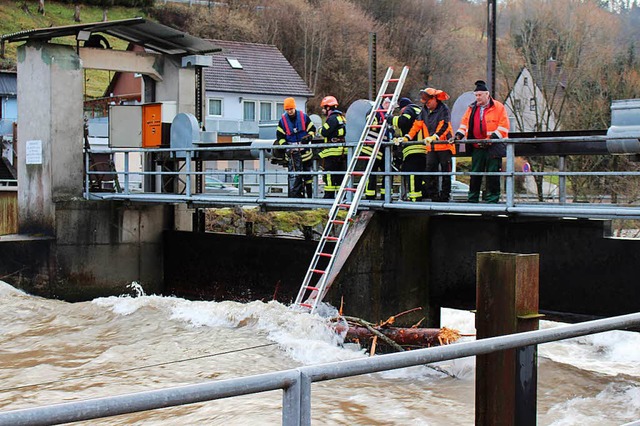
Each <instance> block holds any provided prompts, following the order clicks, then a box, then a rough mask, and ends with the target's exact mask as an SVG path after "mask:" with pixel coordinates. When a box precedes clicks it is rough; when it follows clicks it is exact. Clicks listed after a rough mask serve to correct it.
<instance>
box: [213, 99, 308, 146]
mask: <svg viewBox="0 0 640 426" xmlns="http://www.w3.org/2000/svg"><path fill="white" fill-rule="evenodd" d="M285 97H286V96H282V95H264V94H247V93H237V92H213V91H207V94H206V102H205V111H206V113H207V115H206V123H205V127H206V130H207V131H213V132H218V133H219V134H228V135H229V134H230V135H253V134H255V135H257V134H258V124H259V123H268V122H277V121H278V120H279V119H280V116H281V115H282V114H283V113H284V110H283V109H282V103H283V102H284V99H285ZM209 99H220V100H222V114H221V115H210V114H209ZM294 99H295V100H296V107H297V109H299V110H302V111H304V112H306V102H307V99H306V98H304V97H294ZM245 101H254V102H256V119H255V120H252V121H247V120H245V119H244V102H245ZM260 102H269V103H271V120H270V121H269V120H267V121H260ZM273 136H274V138H275V134H274V135H273Z"/></svg>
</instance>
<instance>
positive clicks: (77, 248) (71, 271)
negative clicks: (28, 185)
mask: <svg viewBox="0 0 640 426" xmlns="http://www.w3.org/2000/svg"><path fill="white" fill-rule="evenodd" d="M55 208H56V234H57V236H58V237H57V239H53V238H52V239H49V240H44V242H43V241H42V240H39V239H37V240H34V239H32V238H29V237H20V236H15V237H14V238H12V239H6V240H5V239H0V259H2V261H0V276H4V275H8V274H11V276H9V277H7V278H6V279H5V281H7V282H10V283H11V284H13V285H15V286H17V287H18V288H22V289H24V290H25V291H27V292H29V293H32V294H36V295H40V296H45V297H55V298H60V299H64V300H68V301H80V300H91V299H93V298H95V297H98V296H111V295H120V294H126V293H129V291H130V290H129V289H128V288H127V286H128V285H129V284H131V282H132V281H138V282H139V283H140V284H141V285H142V287H143V288H144V290H145V292H146V293H147V294H159V293H161V292H162V289H163V281H164V277H163V265H162V260H163V256H162V251H163V247H162V231H163V230H164V229H168V228H171V226H172V222H173V208H172V206H157V205H154V206H144V205H136V206H129V205H126V204H124V203H119V202H104V201H84V200H80V201H65V202H58V203H56V205H55Z"/></svg>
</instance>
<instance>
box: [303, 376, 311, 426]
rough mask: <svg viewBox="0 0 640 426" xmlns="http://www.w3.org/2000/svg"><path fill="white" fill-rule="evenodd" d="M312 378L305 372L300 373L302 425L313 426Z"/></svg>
mask: <svg viewBox="0 0 640 426" xmlns="http://www.w3.org/2000/svg"><path fill="white" fill-rule="evenodd" d="M311 383H313V382H312V380H311V377H309V375H308V374H306V373H305V372H304V371H302V372H301V373H300V425H301V426H310V425H311Z"/></svg>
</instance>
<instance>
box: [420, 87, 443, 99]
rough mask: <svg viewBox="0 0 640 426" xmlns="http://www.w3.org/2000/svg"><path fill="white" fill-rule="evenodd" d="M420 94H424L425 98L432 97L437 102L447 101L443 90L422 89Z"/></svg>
mask: <svg viewBox="0 0 640 426" xmlns="http://www.w3.org/2000/svg"><path fill="white" fill-rule="evenodd" d="M420 93H426V94H427V96H433V97H434V98H436V99H437V100H439V101H446V100H447V99H449V95H448V94H447V92H445V91H444V90H438V89H434V88H433V87H427V88H426V89H422V90H421V91H420Z"/></svg>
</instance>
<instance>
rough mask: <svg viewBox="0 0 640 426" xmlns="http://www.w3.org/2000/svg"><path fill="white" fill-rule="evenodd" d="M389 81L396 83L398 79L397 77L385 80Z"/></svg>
mask: <svg viewBox="0 0 640 426" xmlns="http://www.w3.org/2000/svg"><path fill="white" fill-rule="evenodd" d="M387 81H388V82H389V83H396V82H398V81H400V79H399V78H390V79H389V80H387Z"/></svg>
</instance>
